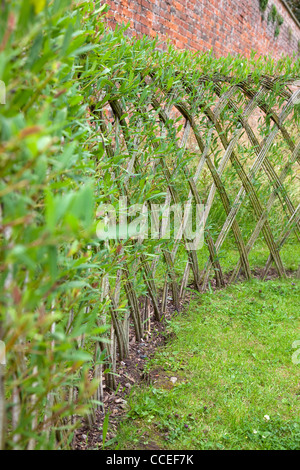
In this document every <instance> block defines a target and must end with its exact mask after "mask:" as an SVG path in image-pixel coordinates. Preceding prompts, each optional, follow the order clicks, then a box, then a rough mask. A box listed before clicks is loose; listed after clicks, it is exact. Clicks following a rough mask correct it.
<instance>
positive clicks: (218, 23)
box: [105, 0, 300, 58]
mask: <svg viewBox="0 0 300 470" xmlns="http://www.w3.org/2000/svg"><path fill="white" fill-rule="evenodd" d="M105 3H107V4H108V5H110V12H109V13H108V22H109V24H110V25H111V26H113V27H114V25H115V24H116V23H122V22H125V23H128V22H130V30H129V34H131V35H132V34H133V35H135V34H136V35H141V34H146V35H149V36H155V35H156V34H157V35H158V36H159V38H160V39H161V40H162V41H165V40H166V39H167V38H170V39H171V42H172V43H173V44H174V45H175V46H176V47H177V48H178V49H192V50H207V49H211V48H213V50H214V52H215V54H216V56H221V55H227V54H228V53H231V54H238V53H240V54H244V55H246V56H249V55H250V52H251V49H254V50H256V51H257V52H258V53H259V54H261V55H265V54H268V53H270V54H271V55H272V56H273V57H274V58H279V57H280V56H281V54H288V55H292V54H293V53H294V52H296V53H299V51H298V42H299V41H300V27H299V25H298V24H297V23H296V22H295V21H294V19H293V18H292V16H291V15H290V13H289V11H288V9H287V8H286V7H285V6H284V2H283V1H281V0H269V3H268V7H267V10H266V12H265V14H264V19H263V18H262V14H261V11H260V9H259V0H106V1H105ZM272 5H275V7H276V9H277V11H278V13H279V14H280V15H281V16H282V17H283V19H284V22H283V24H282V26H281V27H280V33H279V36H278V37H277V38H275V37H274V32H275V25H274V24H272V22H269V24H268V21H267V16H268V12H269V10H270V8H271V6H272Z"/></svg>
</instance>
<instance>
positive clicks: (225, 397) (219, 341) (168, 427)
mask: <svg viewBox="0 0 300 470" xmlns="http://www.w3.org/2000/svg"><path fill="white" fill-rule="evenodd" d="M299 307H300V281H299V280H296V279H288V280H284V281H283V280H275V281H267V282H260V281H257V280H253V281H250V282H245V283H238V284H235V285H232V286H230V287H228V288H226V289H224V290H219V291H217V292H214V293H206V294H204V295H200V294H198V293H195V292H193V293H192V296H191V299H190V301H189V303H188V304H187V305H186V307H185V311H184V312H182V313H180V314H179V315H177V316H176V317H175V318H173V319H172V321H171V322H170V323H169V324H168V331H169V332H172V333H173V335H172V339H171V340H170V341H169V343H168V345H167V346H166V347H165V348H164V349H163V350H160V351H157V353H156V355H155V357H154V358H153V359H152V360H151V362H149V363H148V364H147V368H148V370H149V371H151V370H152V371H155V373H153V372H152V374H154V376H155V375H156V376H157V383H154V384H152V385H151V386H150V387H146V386H144V387H141V388H138V387H136V388H135V389H134V390H133V391H132V393H131V396H130V397H129V399H128V403H129V409H128V413H127V418H126V419H125V420H124V421H123V423H122V425H121V427H120V429H119V433H118V436H117V441H118V447H117V448H118V449H145V448H147V446H151V445H153V443H154V444H155V445H156V446H157V447H158V448H160V449H300V415H299V411H300V351H299V354H297V347H296V348H295V347H294V348H293V343H294V342H295V341H297V340H300V308H299ZM294 346H295V345H294ZM298 349H300V345H299V346H298ZM297 362H299V363H297ZM171 376H173V377H176V378H177V381H176V383H175V385H173V384H172V382H171V381H170V379H169V377H171Z"/></svg>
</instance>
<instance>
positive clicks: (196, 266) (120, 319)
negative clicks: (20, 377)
mask: <svg viewBox="0 0 300 470" xmlns="http://www.w3.org/2000/svg"><path fill="white" fill-rule="evenodd" d="M132 79H133V77H132ZM170 82H171V85H170ZM170 82H169V83H168V82H167V80H166V79H165V78H164V81H162V80H160V78H159V76H156V74H155V73H151V74H149V73H148V74H147V75H145V76H144V77H142V79H140V78H139V89H138V90H136V89H135V90H134V92H133V93H132V94H130V92H128V93H127V94H124V93H122V82H121V81H120V82H119V83H117V84H116V85H115V86H114V87H113V88H111V89H110V92H109V94H108V96H106V95H105V92H103V90H102V91H101V92H98V91H97V90H96V89H95V88H94V89H93V92H94V96H95V98H94V103H97V105H96V104H95V106H92V108H91V117H92V119H93V126H94V127H95V130H96V134H97V135H98V138H99V139H100V140H101V142H102V150H101V158H100V159H99V176H100V177H101V180H102V181H107V187H108V188H109V187H115V188H116V187H117V188H118V190H117V192H116V191H115V192H114V193H113V195H112V196H109V195H108V196H103V197H102V198H101V202H105V203H107V204H111V205H113V207H115V208H116V209H119V206H118V201H117V196H119V197H120V196H123V197H125V196H126V198H127V205H128V207H129V206H132V205H133V204H137V203H139V204H141V205H143V207H144V209H145V210H147V208H150V207H152V206H151V204H152V203H153V202H155V203H158V204H163V203H164V204H165V206H166V207H169V206H170V205H171V204H184V203H185V202H187V201H188V202H189V203H190V204H191V205H192V206H193V205H194V206H195V205H196V204H198V205H201V204H203V205H204V210H203V212H202V214H201V218H200V220H198V225H197V227H196V233H197V235H196V237H197V236H198V237H199V239H200V237H201V233H202V232H203V230H204V247H203V249H202V251H201V249H200V250H197V249H191V245H190V244H189V243H188V240H187V238H186V236H185V223H186V222H185V220H184V217H183V218H182V221H181V225H180V230H181V232H180V234H179V235H180V236H179V237H178V236H177V237H176V238H175V237H174V238H172V236H171V237H170V239H168V240H165V239H163V238H159V237H157V238H155V239H153V238H152V239H151V237H150V236H149V238H148V239H144V240H143V242H142V243H140V241H139V239H138V238H137V239H136V238H134V237H130V234H129V235H128V238H127V239H126V237H124V238H123V239H122V238H120V239H119V240H107V241H106V242H105V245H106V248H107V249H108V250H109V249H110V250H112V249H114V250H115V251H114V254H115V257H116V260H117V261H116V262H115V266H116V268H115V273H114V274H112V273H110V275H108V274H104V275H103V278H102V298H103V299H108V302H109V304H110V313H111V319H112V327H111V333H110V340H111V343H110V344H108V345H107V344H105V345H104V344H103V345H102V349H103V350H104V349H105V348H107V351H108V355H107V361H108V365H109V366H110V367H111V372H112V373H109V374H105V377H106V379H107V385H108V387H110V388H115V386H116V381H115V375H114V372H115V367H116V358H117V356H118V357H119V359H120V360H123V359H124V358H125V357H126V356H127V354H128V349H129V324H130V321H131V320H132V323H133V327H134V331H135V337H136V341H140V340H141V338H142V337H143V336H144V335H145V334H148V332H149V321H150V316H151V315H152V314H153V315H154V316H155V319H156V320H160V319H161V318H162V317H163V315H164V312H165V310H166V306H167V303H168V302H170V300H171V303H173V306H174V308H175V309H177V310H179V309H180V305H181V301H182V299H183V298H184V296H185V294H186V289H187V286H188V285H192V287H193V288H194V289H196V290H198V291H200V292H203V291H204V290H206V288H207V286H208V284H209V283H210V282H211V279H212V278H214V279H215V281H214V282H215V284H216V286H217V287H223V286H225V284H227V283H231V282H234V281H236V280H237V279H238V278H239V276H240V275H243V278H246V279H250V278H251V276H252V273H251V267H250V262H249V255H250V254H251V250H252V249H253V247H254V245H255V242H256V241H257V240H260V241H262V242H263V243H264V244H265V246H266V247H267V250H268V253H269V256H268V258H267V259H266V260H265V267H264V269H263V270H262V271H261V277H262V278H263V279H264V278H266V276H267V274H268V272H269V270H270V268H271V266H272V265H273V266H274V267H275V269H276V271H277V273H278V275H279V276H281V277H284V276H286V273H285V267H284V263H283V260H282V257H281V255H280V251H281V248H282V247H283V245H284V244H285V243H286V242H287V240H288V239H289V238H290V237H295V239H296V240H298V241H299V228H300V227H299V219H300V210H299V208H300V206H299V176H297V175H299V173H297V172H298V171H299V170H298V169H299V166H298V165H299V163H300V159H299V157H300V153H299V152H300V138H299V128H298V124H297V120H296V118H295V115H294V108H295V105H296V104H297V103H299V99H300V89H299V81H295V80H290V81H283V80H282V79H280V78H276V79H272V78H269V77H267V76H264V77H263V78H261V79H260V80H259V81H257V80H256V81H254V80H252V78H251V76H250V77H248V79H246V80H243V81H241V82H240V83H236V82H233V80H232V79H231V78H227V77H223V76H221V75H218V74H216V75H214V76H211V77H206V76H202V77H200V78H198V79H197V81H196V82H193V81H192V80H188V79H185V78H184V74H182V73H181V74H180V75H179V74H178V80H176V78H174V76H173V78H172V80H170ZM166 84H167V85H166ZM293 178H294V179H293ZM287 181H289V184H286V183H287ZM150 188H151V191H150ZM153 188H156V190H153ZM108 193H109V191H108ZM152 212H153V211H152ZM152 217H153V218H154V221H155V222H156V224H158V225H159V222H161V221H162V217H163V216H162V214H161V213H160V215H159V214H158V215H154V216H153V215H152ZM155 217H157V218H158V219H159V217H160V221H159V220H155ZM245 225H246V226H247V227H248V228H247V230H246V231H245ZM156 226H157V225H156ZM249 227H250V228H249ZM160 233H161V232H160ZM181 235H182V237H181ZM228 243H229V244H230V245H231V246H233V247H234V250H235V251H236V252H237V253H238V260H237V262H236V266H235V269H233V270H232V271H231V272H230V275H229V276H228V274H227V275H225V274H224V272H223V271H224V270H223V268H222V256H221V255H220V254H221V253H222V250H223V247H225V246H227V245H228ZM226 244H227V245H226ZM113 247H114V248H113ZM203 251H205V253H207V256H206V255H205V257H204V258H205V261H204V262H203V257H202V258H201V256H200V257H199V253H203ZM129 253H131V256H132V257H130V256H129ZM158 270H159V273H160V275H159V276H157V272H158ZM162 273H163V276H165V283H164V286H163V287H162V286H160V287H159V288H158V286H157V285H156V279H157V278H158V277H160V278H161V276H162ZM124 296H125V297H124ZM126 302H128V306H129V311H127V310H126ZM103 321H105V320H103ZM106 321H107V320H106ZM101 368H102V366H98V370H97V372H96V375H97V376H99V374H100V375H101ZM98 398H99V399H100V400H101V399H102V387H100V389H99V392H98Z"/></svg>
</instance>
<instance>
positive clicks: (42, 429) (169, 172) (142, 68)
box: [0, 0, 300, 449]
mask: <svg viewBox="0 0 300 470" xmlns="http://www.w3.org/2000/svg"><path fill="white" fill-rule="evenodd" d="M0 10H1V15H0V26H1V27H0V80H1V82H0V83H1V104H0V111H1V113H0V123H1V124H0V125H1V128H0V129H1V141H0V147H1V160H0V197H1V206H0V208H1V212H0V228H1V270H0V279H1V304H0V305H1V316H0V340H1V343H0V346H1V357H0V359H1V365H0V448H8V449H10V448H13V449H54V448H67V447H69V446H71V445H72V438H73V434H74V429H75V428H76V426H78V418H80V417H85V419H86V420H87V422H88V423H89V424H92V423H93V421H94V419H95V416H96V414H97V410H99V409H101V410H103V409H104V408H103V404H102V398H103V383H104V382H105V383H106V387H107V388H111V389H115V388H116V387H117V385H118V375H116V373H115V372H116V363H117V361H118V360H122V359H124V358H125V357H126V356H127V354H128V350H129V332H130V331H131V330H130V327H131V325H132V329H133V331H134V334H135V338H136V340H138V341H139V340H140V339H141V338H143V337H144V336H145V335H147V334H148V333H149V322H150V318H151V316H153V317H154V318H155V319H156V320H157V321H160V320H161V318H162V317H163V315H164V312H165V309H166V305H167V302H172V303H173V305H174V307H175V308H176V309H177V310H179V309H180V305H181V300H182V298H183V297H184V295H185V292H186V287H187V286H188V285H189V284H191V283H192V284H193V286H194V288H196V289H198V290H204V289H205V288H206V287H207V285H209V284H210V283H211V282H212V279H214V280H215V283H216V285H217V286H223V285H224V284H225V278H224V272H223V268H222V256H221V255H222V250H224V249H226V247H227V246H229V245H230V246H234V249H235V251H236V253H237V255H238V257H237V264H236V268H235V269H234V270H233V271H232V272H231V274H230V276H231V279H230V280H231V281H233V280H236V279H237V278H238V277H239V275H240V274H243V276H244V277H246V278H250V277H251V275H252V273H251V266H250V262H249V253H250V252H251V250H252V248H253V246H254V245H255V243H256V242H258V241H259V243H263V244H264V246H265V247H266V249H267V250H268V253H269V258H268V259H266V260H265V269H264V272H263V276H266V274H267V273H268V271H269V269H270V267H271V266H274V268H275V269H276V270H277V272H278V274H279V275H280V276H285V267H284V264H283V261H282V257H281V256H280V250H281V249H282V246H283V245H284V244H285V243H286V242H293V243H295V242H297V241H298V240H299V186H298V189H297V187H296V184H297V182H298V181H299V179H297V171H298V168H299V167H298V165H299V148H300V142H299V101H300V100H299V93H300V92H299V77H300V72H299V69H300V67H299V59H297V58H295V57H294V58H282V60H280V61H278V62H277V63H275V62H274V61H273V60H272V59H271V58H261V57H258V58H257V57H256V56H255V54H254V53H253V54H252V56H251V58H250V59H249V60H246V59H245V58H244V57H240V56H237V57H230V56H228V57H226V58H221V59H218V60H217V59H215V58H214V57H213V55H212V53H210V52H208V53H204V54H192V53H190V52H186V51H183V52H178V51H175V50H174V49H173V48H172V47H169V48H168V50H167V51H166V52H162V51H161V48H160V46H159V44H158V43H157V41H152V40H149V39H146V38H142V39H130V38H128V36H126V32H125V29H124V28H123V27H122V28H119V29H117V30H116V31H115V32H111V31H109V30H108V29H106V27H105V20H104V19H103V16H104V10H105V8H104V7H100V6H99V5H95V4H94V2H92V1H91V2H89V1H87V2H78V5H76V4H74V2H72V4H71V2H70V1H69V0H63V1H62V0H59V1H58V0H53V1H45V0H31V1H27V0H23V1H21V2H17V1H11V2H4V3H3V2H2V4H1V6H0ZM298 174H299V173H298ZM297 197H298V201H297ZM122 205H123V206H124V207H125V206H127V212H126V217H127V222H129V224H127V228H126V229H124V224H123V220H124V219H123V218H122V217H123V216H124V212H125V209H124V207H123V206H122ZM121 206H122V207H121ZM185 206H188V207H190V208H194V209H195V206H197V207H198V206H199V207H202V211H201V213H200V216H199V218H198V219H197V218H196V226H195V223H194V228H195V230H194V232H195V234H194V235H193V236H194V238H193V237H192V234H191V230H190V231H188V230H187V218H186V217H185V213H184V211H183V210H181V209H182V208H184V207H185ZM168 207H173V209H174V207H175V210H173V216H172V218H171V219H172V220H171V222H170V226H169V227H168V226H167V227H166V225H165V222H164V221H165V208H168ZM157 208H158V209H157ZM194 209H193V210H194ZM122 211H123V212H122ZM145 214H146V215H145ZM176 217H177V219H176ZM114 218H115V219H114ZM150 219H151V221H152V222H153V223H154V229H153V227H152V226H151V230H153V232H151V233H152V236H142V235H143V234H144V235H145V233H146V232H145V227H147V223H148V222H149V220H150ZM175 219H176V220H177V221H178V220H179V233H178V232H176V234H175V232H174V226H175ZM111 221H113V222H114V221H115V222H116V227H114V225H113V224H111ZM147 221H148V222H147ZM149 226H150V224H149ZM166 231H167V232H169V236H167V235H166ZM195 240H196V241H197V243H199V245H193V242H194V241H195ZM201 243H203V248H202V249H201V250H200V249H198V248H199V247H201ZM203 253H204V255H203ZM203 259H204V261H203ZM4 350H5V351H4ZM4 352H5V353H6V354H5V355H4ZM4 363H5V364H4Z"/></svg>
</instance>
